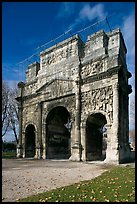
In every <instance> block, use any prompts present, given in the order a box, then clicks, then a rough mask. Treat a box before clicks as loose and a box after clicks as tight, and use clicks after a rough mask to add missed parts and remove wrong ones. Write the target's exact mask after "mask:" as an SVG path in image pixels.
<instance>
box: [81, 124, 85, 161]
mask: <svg viewBox="0 0 137 204" xmlns="http://www.w3.org/2000/svg"><path fill="white" fill-rule="evenodd" d="M81 147H82V158H81V159H82V161H86V122H82V123H81Z"/></svg>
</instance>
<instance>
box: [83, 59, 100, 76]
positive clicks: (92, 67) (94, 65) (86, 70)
mask: <svg viewBox="0 0 137 204" xmlns="http://www.w3.org/2000/svg"><path fill="white" fill-rule="evenodd" d="M102 71H103V62H102V61H97V62H91V63H89V64H87V65H85V66H84V67H83V68H82V72H81V75H82V77H83V78H84V77H88V76H91V75H92V74H98V73H100V72H102Z"/></svg>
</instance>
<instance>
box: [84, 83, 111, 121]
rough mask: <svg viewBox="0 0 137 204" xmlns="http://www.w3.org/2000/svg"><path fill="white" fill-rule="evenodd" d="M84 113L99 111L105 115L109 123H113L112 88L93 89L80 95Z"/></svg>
mask: <svg viewBox="0 0 137 204" xmlns="http://www.w3.org/2000/svg"><path fill="white" fill-rule="evenodd" d="M82 103H83V109H84V112H89V111H90V112H91V111H94V110H95V111H96V110H101V111H104V112H106V113H107V115H108V117H109V119H110V122H112V121H113V91H112V86H107V87H103V88H99V89H93V90H91V91H88V92H84V93H82Z"/></svg>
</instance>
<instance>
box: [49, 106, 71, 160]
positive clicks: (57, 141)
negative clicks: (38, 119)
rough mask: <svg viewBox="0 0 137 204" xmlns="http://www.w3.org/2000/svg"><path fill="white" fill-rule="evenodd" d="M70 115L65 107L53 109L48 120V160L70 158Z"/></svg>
mask: <svg viewBox="0 0 137 204" xmlns="http://www.w3.org/2000/svg"><path fill="white" fill-rule="evenodd" d="M70 153H71V152H70V114H69V112H68V111H67V109H66V108H65V107H63V106H58V107H55V108H53V109H52V110H51V111H50V112H49V114H48V116H47V119H46V158H47V159H68V158H69V157H70Z"/></svg>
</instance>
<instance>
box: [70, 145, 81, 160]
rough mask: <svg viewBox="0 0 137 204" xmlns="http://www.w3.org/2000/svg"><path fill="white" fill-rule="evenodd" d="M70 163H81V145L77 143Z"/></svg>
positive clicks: (73, 148)
mask: <svg viewBox="0 0 137 204" xmlns="http://www.w3.org/2000/svg"><path fill="white" fill-rule="evenodd" d="M69 160H70V161H81V145H80V144H79V143H78V142H75V143H74V144H73V146H72V151H71V157H70V158H69Z"/></svg>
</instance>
